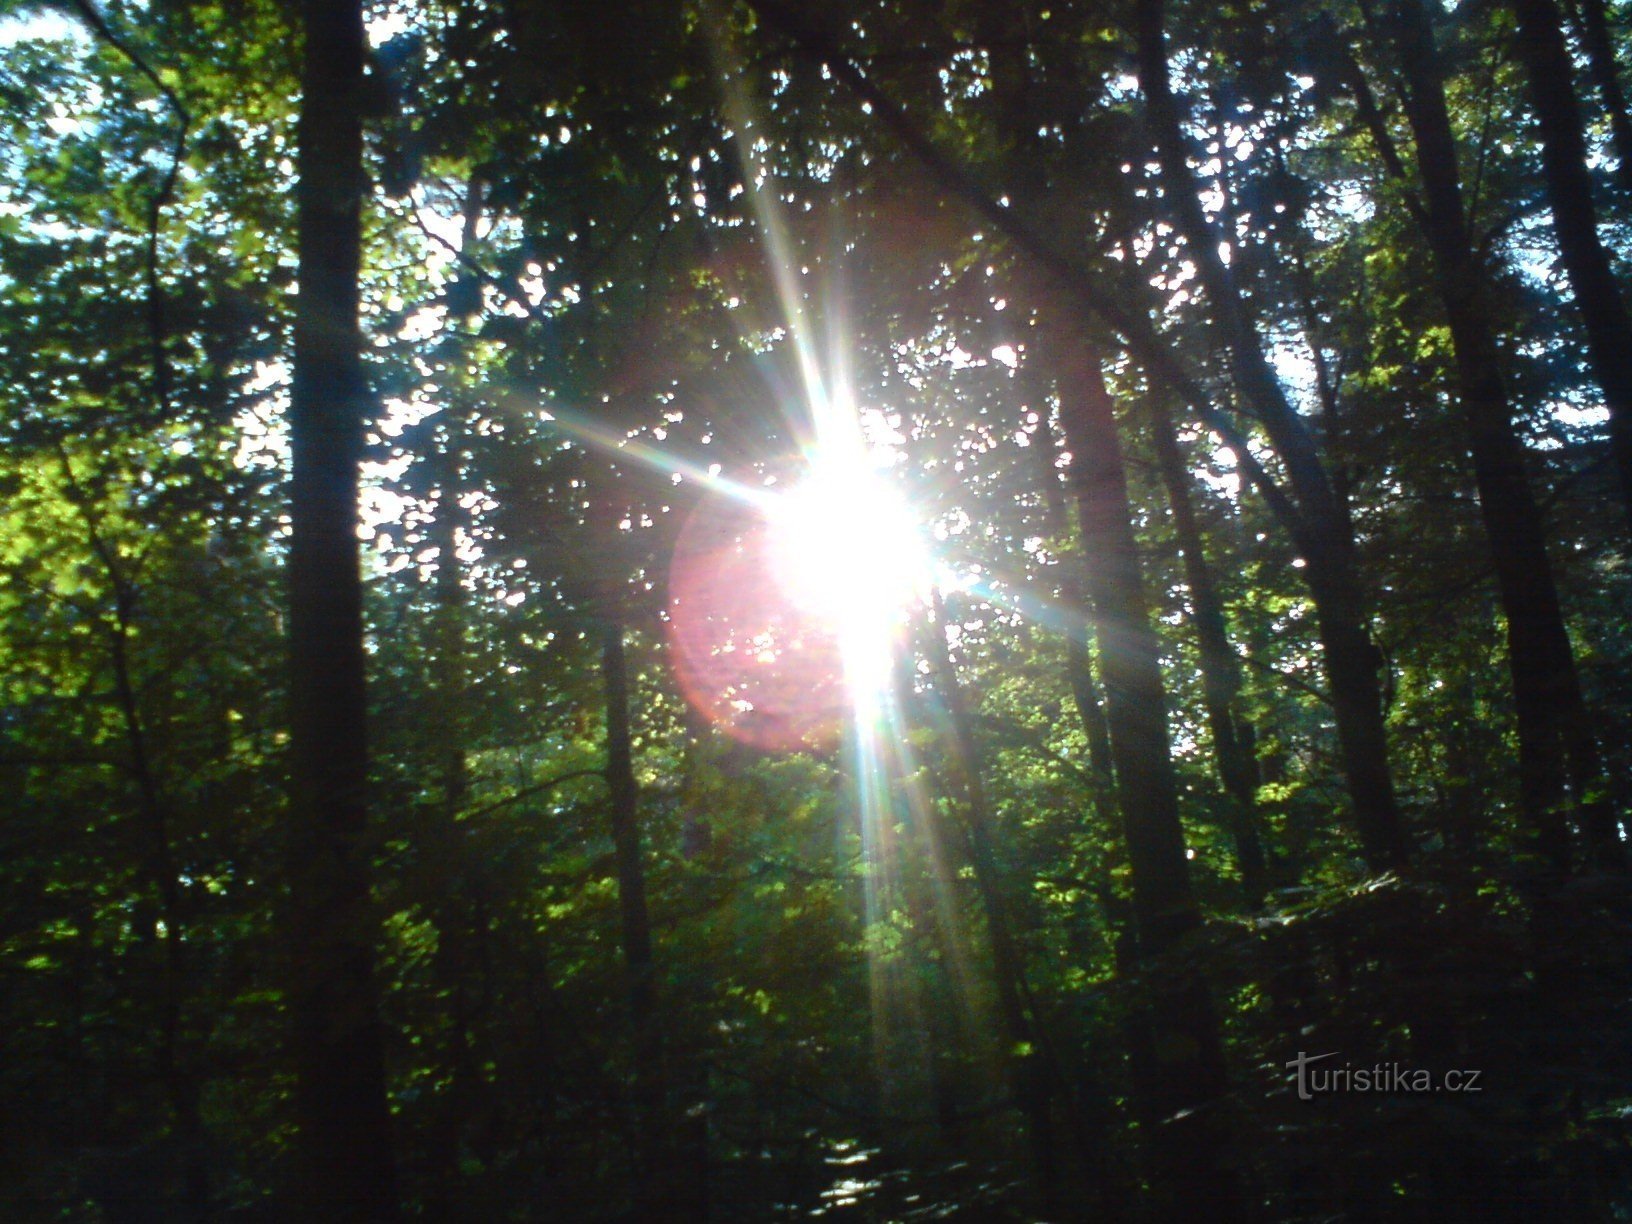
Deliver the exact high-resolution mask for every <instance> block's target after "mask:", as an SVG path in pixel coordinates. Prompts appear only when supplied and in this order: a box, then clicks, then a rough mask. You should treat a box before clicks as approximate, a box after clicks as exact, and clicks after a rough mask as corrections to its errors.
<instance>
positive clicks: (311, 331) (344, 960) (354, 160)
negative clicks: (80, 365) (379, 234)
mask: <svg viewBox="0 0 1632 1224" xmlns="http://www.w3.org/2000/svg"><path fill="white" fill-rule="evenodd" d="M300 11H301V16H302V20H303V34H304V38H305V51H304V58H303V67H302V72H301V108H300V130H299V152H298V156H297V161H296V167H297V173H298V175H299V187H298V196H297V199H298V208H299V221H298V238H297V241H298V243H299V256H300V268H299V276H300V295H299V297H298V298H297V299H296V305H295V359H294V376H293V377H294V381H293V387H292V390H291V397H290V412H289V442H290V452H291V460H292V467H291V482H290V520H291V530H290V542H289V650H290V668H291V671H290V742H291V770H292V778H291V785H292V790H293V805H292V809H291V812H290V818H289V819H290V830H289V858H288V870H289V902H288V925H287V931H286V946H287V949H288V958H289V1006H290V1019H291V1023H292V1026H293V1029H292V1034H291V1041H292V1047H293V1053H294V1059H295V1068H296V1088H295V1111H296V1120H297V1124H298V1127H299V1139H298V1149H297V1151H298V1156H299V1163H298V1178H299V1182H298V1186H297V1193H298V1195H299V1198H300V1200H301V1203H302V1206H303V1211H304V1213H305V1215H306V1216H307V1218H310V1219H318V1220H390V1219H394V1218H396V1215H397V1210H398V1208H397V1201H396V1187H395V1176H394V1171H393V1162H392V1145H391V1118H390V1111H389V1108H388V1106H387V1103H386V1089H385V1065H384V1053H383V1043H382V1032H381V1025H380V1018H379V999H378V988H377V986H376V984H375V979H374V948H375V942H376V937H377V925H376V919H375V916H374V913H373V909H372V906H371V904H370V899H369V881H368V863H369V853H368V846H367V825H368V804H367V788H368V748H367V740H366V737H365V714H366V699H365V695H364V654H363V617H362V575H361V572H360V563H359V556H358V543H357V519H358V492H357V482H358V464H359V462H360V460H361V457H362V445H363V424H364V421H365V419H366V416H367V413H368V403H369V397H368V388H367V384H366V381H365V376H364V372H363V364H362V344H363V340H362V333H361V326H360V320H359V306H360V293H359V287H358V278H359V271H360V266H361V251H362V205H363V196H364V188H365V181H366V180H365V178H364V173H363V164H362V158H363V128H362V108H363V47H364V34H363V14H362V5H361V3H360V2H358V0H340V2H338V3H331V2H330V0H306V2H305V3H304V4H303V5H302V6H301V10H300Z"/></svg>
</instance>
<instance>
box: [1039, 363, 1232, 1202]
mask: <svg viewBox="0 0 1632 1224" xmlns="http://www.w3.org/2000/svg"><path fill="white" fill-rule="evenodd" d="M1071 340H1072V343H1069V344H1066V343H1059V344H1057V345H1055V346H1054V347H1053V348H1052V349H1051V350H1050V351H1049V352H1048V353H1047V354H1046V359H1047V360H1048V361H1049V364H1050V365H1051V366H1052V367H1053V368H1054V369H1055V371H1056V373H1057V375H1058V378H1059V388H1060V422H1061V427H1062V429H1063V431H1064V434H1065V444H1066V447H1067V449H1068V450H1069V451H1070V452H1071V468H1070V480H1071V488H1072V492H1073V494H1074V497H1075V500H1076V504H1077V515H1078V521H1079V526H1080V530H1081V536H1082V548H1083V553H1084V555H1085V556H1086V557H1087V558H1088V560H1089V565H1088V572H1087V592H1088V600H1089V606H1090V609H1091V612H1092V615H1093V619H1094V628H1095V631H1096V634H1097V637H1098V640H1099V647H1100V649H1099V660H1100V668H1101V674H1102V676H1103V678H1104V690H1105V716H1106V722H1107V723H1108V725H1109V728H1110V737H1111V756H1112V759H1113V761H1114V764H1115V771H1116V795H1117V801H1118V805H1119V806H1120V808H1121V810H1122V827H1123V836H1124V839H1125V841H1126V843H1127V848H1128V862H1129V866H1130V867H1131V869H1132V871H1131V875H1132V885H1133V916H1134V929H1135V931H1136V934H1137V941H1138V958H1139V961H1140V964H1141V965H1142V966H1143V967H1144V968H1146V969H1149V970H1151V978H1150V983H1149V986H1150V1004H1149V1014H1148V1017H1146V1018H1147V1020H1148V1024H1147V1025H1146V1027H1145V1030H1144V1031H1145V1032H1146V1033H1147V1034H1148V1036H1149V1043H1148V1046H1149V1053H1150V1054H1151V1057H1150V1058H1143V1057H1138V1056H1137V1053H1138V1052H1137V1051H1136V1057H1135V1058H1134V1063H1133V1066H1134V1071H1135V1075H1136V1079H1137V1080H1138V1084H1137V1091H1138V1095H1139V1097H1140V1098H1141V1113H1142V1115H1143V1119H1144V1122H1145V1124H1146V1125H1147V1126H1149V1127H1150V1128H1151V1134H1152V1147H1151V1155H1152V1159H1153V1166H1154V1167H1153V1175H1154V1180H1155V1182H1156V1184H1157V1188H1158V1190H1159V1192H1161V1193H1163V1194H1167V1195H1171V1196H1172V1198H1173V1204H1172V1205H1173V1207H1174V1210H1175V1218H1184V1219H1214V1220H1229V1219H1234V1218H1236V1217H1237V1215H1238V1213H1239V1211H1240V1207H1241V1204H1240V1200H1239V1188H1238V1186H1237V1184H1236V1181H1235V1177H1234V1175H1233V1174H1232V1173H1231V1172H1230V1171H1229V1169H1228V1168H1227V1165H1226V1161H1225V1159H1224V1152H1225V1146H1226V1145H1225V1140H1224V1136H1223V1134H1222V1132H1221V1130H1220V1128H1219V1122H1218V1119H1217V1118H1216V1117H1215V1116H1214V1113H1215V1111H1216V1109H1217V1106H1218V1102H1219V1100H1220V1099H1221V1098H1222V1096H1223V1095H1224V1092H1225V1089H1226V1078H1225V1070H1224V1053H1223V1042H1222V1039H1221V1037H1220V1034H1219V1027H1218V1019H1217V1016H1216V1014H1215V1012H1214V1011H1213V1006H1212V1001H1211V999H1210V998H1209V997H1208V992H1207V987H1206V984H1205V982H1202V981H1200V980H1197V979H1196V978H1195V977H1194V976H1192V975H1191V974H1189V973H1181V974H1178V975H1173V974H1172V973H1171V971H1170V970H1168V969H1167V968H1166V967H1165V966H1162V965H1161V964H1160V963H1159V960H1160V958H1161V957H1162V956H1163V955H1164V954H1166V953H1168V952H1169V951H1171V950H1172V949H1173V948H1174V946H1175V945H1176V944H1178V943H1179V942H1180V941H1181V940H1182V939H1183V938H1184V937H1185V936H1186V935H1189V934H1191V933H1192V932H1194V931H1195V930H1196V929H1197V927H1199V925H1200V923H1201V915H1200V912H1199V910H1198V909H1197V906H1196V900H1195V895H1194V893H1193V892H1192V891H1191V887H1190V871H1189V863H1188V859H1187V857H1186V854H1185V846H1184V831H1183V828H1182V826H1181V824H1180V821H1179V793H1178V780H1177V778H1176V776H1175V774H1174V770H1173V760H1172V756H1171V754H1170V751H1169V744H1168V737H1167V694H1166V692H1165V691H1164V687H1163V682H1162V669H1161V646H1160V642H1159V640H1158V639H1157V636H1156V633H1155V630H1154V629H1153V628H1152V626H1151V623H1150V613H1149V605H1148V604H1147V602H1146V599H1145V590H1144V577H1143V574H1142V573H1141V569H1140V563H1139V554H1138V546H1137V543H1136V542H1135V540H1134V535H1133V525H1132V524H1133V519H1132V509H1131V507H1130V505H1129V503H1128V486H1127V477H1126V473H1125V471H1124V469H1123V461H1122V444H1121V439H1120V438H1119V436H1118V434H1117V426H1116V418H1115V413H1114V411H1113V408H1112V404H1111V397H1110V394H1109V392H1108V391H1107V390H1106V388H1105V383H1104V377H1103V374H1102V373H1101V368H1100V363H1099V359H1098V356H1097V354H1095V353H1094V352H1093V351H1092V350H1091V349H1090V348H1089V347H1088V345H1087V344H1086V343H1085V342H1084V341H1082V340H1079V339H1078V338H1077V337H1075V336H1073V337H1072V338H1071Z"/></svg>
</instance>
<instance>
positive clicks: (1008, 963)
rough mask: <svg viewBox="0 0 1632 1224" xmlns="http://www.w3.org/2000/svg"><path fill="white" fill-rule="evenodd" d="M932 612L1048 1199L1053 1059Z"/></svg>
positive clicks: (939, 680) (1000, 985) (1020, 1094)
mask: <svg viewBox="0 0 1632 1224" xmlns="http://www.w3.org/2000/svg"><path fill="white" fill-rule="evenodd" d="M933 611H934V614H935V624H934V626H933V627H932V631H931V633H930V639H929V640H930V643H931V645H930V651H931V657H930V666H931V667H932V668H933V669H934V673H935V678H936V687H937V688H938V689H939V690H940V694H941V700H942V702H943V703H944V704H945V706H946V712H947V717H948V719H949V720H950V722H951V726H952V739H953V744H952V747H953V752H952V755H953V757H954V758H955V761H954V771H953V772H954V773H955V775H956V776H957V778H958V780H959V783H960V785H961V788H962V790H963V794H964V813H965V830H966V833H967V838H966V844H967V848H968V852H969V863H970V866H971V867H972V868H973V869H974V876H975V889H976V891H977V892H978V893H979V894H980V901H981V907H982V908H983V909H984V910H985V912H986V932H987V939H988V942H989V943H990V945H991V953H992V975H993V978H994V980H995V984H996V986H997V1000H998V1009H999V1011H1000V1012H1001V1014H1002V1017H1003V1026H1004V1029H1005V1031H1006V1033H1007V1036H1008V1038H1009V1041H1010V1045H1011V1051H1012V1050H1024V1051H1025V1052H1024V1053H1021V1054H1015V1053H1011V1054H1010V1059H1009V1069H1010V1073H1011V1076H1012V1079H1013V1082H1014V1090H1015V1096H1016V1098H1017V1100H1018V1101H1019V1104H1020V1109H1021V1111H1022V1112H1023V1113H1024V1114H1025V1116H1026V1125H1027V1130H1028V1132H1029V1134H1030V1138H1031V1148H1032V1156H1033V1159H1034V1161H1035V1162H1036V1165H1037V1178H1038V1182H1039V1184H1040V1185H1041V1186H1042V1189H1043V1193H1044V1195H1045V1197H1046V1196H1049V1195H1051V1194H1052V1193H1053V1191H1054V1188H1055V1185H1056V1183H1057V1181H1058V1175H1059V1170H1058V1168H1057V1164H1056V1155H1055V1138H1054V1121H1053V1104H1052V1098H1053V1083H1052V1081H1053V1078H1054V1076H1053V1074H1052V1069H1051V1066H1050V1064H1051V1062H1052V1060H1051V1059H1050V1058H1049V1056H1048V1051H1047V1047H1046V1043H1045V1041H1044V1039H1043V1035H1042V1034H1041V1032H1040V1031H1039V1030H1038V1029H1037V1027H1036V1024H1035V1016H1034V1015H1033V1014H1032V1012H1031V1008H1030V1003H1031V999H1030V994H1031V992H1030V988H1029V986H1028V985H1027V983H1026V978H1025V966H1024V963H1023V961H1022V959H1021V955H1020V950H1019V948H1018V947H1017V946H1016V944H1015V941H1014V931H1013V927H1012V925H1011V923H1010V915H1009V908H1008V903H1007V901H1006V899H1005V897H1004V895H1003V880H1002V872H1001V870H1000V868H999V867H998V861H997V849H996V845H995V839H994V835H993V832H992V815H991V807H990V805H989V804H988V802H987V798H986V787H985V784H984V782H983V781H982V779H981V768H980V761H981V758H980V746H979V744H978V743H977V742H976V740H975V734H974V728H973V726H972V725H971V723H970V721H969V711H968V708H967V707H966V706H965V704H964V700H963V687H962V685H960V684H959V683H958V675H957V669H956V667H955V666H954V664H953V662H952V655H951V651H950V649H949V648H948V646H947V641H946V606H945V604H944V603H943V602H942V600H941V595H940V592H939V591H936V592H935V593H934V601H933Z"/></svg>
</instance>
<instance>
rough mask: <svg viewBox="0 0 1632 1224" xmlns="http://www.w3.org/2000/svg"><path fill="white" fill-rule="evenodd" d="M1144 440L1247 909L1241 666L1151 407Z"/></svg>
mask: <svg viewBox="0 0 1632 1224" xmlns="http://www.w3.org/2000/svg"><path fill="white" fill-rule="evenodd" d="M1150 422H1151V440H1152V444H1153V446H1154V448H1155V451H1156V467H1157V469H1158V470H1159V471H1160V472H1161V477H1162V484H1163V486H1164V487H1165V488H1166V490H1167V499H1168V505H1169V506H1170V507H1171V508H1172V512H1173V530H1174V533H1175V534H1176V535H1177V536H1178V540H1179V554H1180V557H1181V558H1182V560H1183V562H1184V577H1185V585H1187V586H1188V587H1189V588H1190V623H1191V625H1192V627H1193V628H1194V629H1195V631H1196V645H1197V650H1198V653H1199V655H1200V659H1201V700H1202V705H1203V707H1204V708H1205V709H1206V711H1207V728H1208V730H1209V731H1210V732H1211V733H1212V737H1213V759H1214V761H1215V762H1216V764H1217V766H1218V777H1219V781H1220V782H1221V783H1222V784H1223V786H1224V795H1225V801H1226V803H1227V804H1228V805H1229V822H1230V834H1231V837H1232V838H1233V839H1234V841H1235V858H1236V864H1237V866H1238V867H1240V869H1241V887H1242V890H1243V892H1244V893H1245V894H1246V901H1247V906H1248V908H1249V909H1259V908H1261V907H1262V905H1263V901H1264V893H1265V892H1266V891H1267V889H1268V879H1267V872H1268V868H1267V865H1266V863H1265V861H1264V846H1263V842H1262V840H1261V839H1260V838H1259V836H1258V811H1257V809H1258V779H1257V776H1256V771H1255V770H1254V769H1253V765H1252V758H1251V757H1250V756H1249V755H1248V749H1247V744H1248V737H1247V736H1246V735H1244V734H1243V733H1242V730H1241V726H1240V723H1241V719H1240V717H1239V715H1238V714H1237V712H1236V708H1235V703H1236V698H1237V697H1238V696H1239V695H1240V693H1241V662H1240V660H1239V659H1238V658H1237V657H1236V653H1235V650H1234V648H1233V647H1232V646H1231V645H1230V637H1229V630H1228V628H1227V626H1226V622H1225V619H1224V601H1223V600H1222V599H1221V598H1220V597H1219V593H1218V585H1217V583H1215V582H1214V581H1213V571H1212V567H1211V566H1210V565H1208V564H1207V555H1206V552H1205V550H1204V548H1203V545H1202V538H1201V527H1200V526H1199V524H1197V522H1196V512H1195V507H1194V506H1193V505H1192V504H1191V501H1190V474H1189V472H1188V471H1187V470H1186V468H1185V464H1184V456H1183V454H1182V453H1181V452H1180V450H1179V440H1178V437H1177V435H1176V434H1175V432H1174V429H1173V419H1172V417H1170V416H1169V415H1168V412H1167V409H1166V407H1165V406H1163V405H1162V404H1161V403H1160V402H1159V401H1157V400H1155V399H1152V401H1151V405H1150Z"/></svg>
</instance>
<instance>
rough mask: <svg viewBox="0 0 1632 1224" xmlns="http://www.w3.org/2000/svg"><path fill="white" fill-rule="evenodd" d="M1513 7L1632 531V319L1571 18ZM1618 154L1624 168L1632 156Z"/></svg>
mask: <svg viewBox="0 0 1632 1224" xmlns="http://www.w3.org/2000/svg"><path fill="white" fill-rule="evenodd" d="M1513 9H1514V11H1515V12H1516V13H1517V14H1518V19H1519V38H1518V48H1519V56H1520V58H1521V59H1522V60H1523V61H1524V68H1525V76H1526V78H1527V80H1528V82H1529V85H1530V104H1531V106H1532V107H1533V108H1534V109H1535V113H1536V129H1537V132H1538V134H1539V135H1540V137H1541V168H1542V174H1543V176H1544V178H1545V180H1546V183H1547V202H1548V206H1549V207H1550V209H1551V210H1552V214H1553V235H1554V236H1555V237H1556V238H1557V239H1558V248H1559V253H1560V254H1561V255H1562V257H1563V262H1564V271H1565V273H1566V274H1567V275H1568V277H1569V282H1570V291H1571V292H1572V293H1573V294H1574V295H1575V307H1576V310H1577V311H1578V312H1579V313H1580V315H1581V321H1582V323H1583V324H1584V325H1585V328H1586V333H1587V362H1588V364H1589V365H1590V366H1591V367H1592V373H1593V377H1594V378H1595V379H1596V380H1597V382H1598V386H1599V387H1600V388H1601V389H1602V390H1603V393H1604V406H1605V408H1606V409H1608V411H1609V447H1610V455H1611V459H1612V461H1613V463H1614V465H1615V470H1616V474H1617V475H1618V476H1619V478H1620V487H1621V509H1622V511H1623V513H1625V515H1626V518H1627V523H1628V526H1629V527H1632V316H1629V315H1628V314H1627V309H1626V301H1625V299H1624V297H1623V296H1622V294H1621V286H1620V283H1619V282H1618V281H1617V280H1616V278H1615V270H1614V268H1613V267H1612V266H1611V263H1610V257H1609V251H1608V250H1607V249H1605V247H1604V244H1603V242H1602V240H1601V239H1600V238H1599V236H1598V210H1597V208H1596V207H1595V206H1594V205H1593V200H1592V175H1591V173H1590V172H1589V170H1588V168H1587V136H1586V130H1585V127H1584V125H1583V122H1582V117H1581V104H1580V102H1579V101H1578V100H1577V99H1576V96H1575V84H1574V80H1573V73H1572V71H1571V69H1572V68H1573V65H1572V63H1571V61H1570V52H1569V47H1568V46H1567V45H1566V43H1565V41H1564V15H1563V14H1562V13H1561V12H1560V11H1559V7H1558V4H1557V3H1556V0H1513ZM1624 118H1625V116H1624V114H1623V115H1622V119H1623V120H1624ZM1611 130H1612V131H1614V130H1615V129H1614V128H1612V129H1611ZM1616 134H1617V136H1618V135H1619V133H1618V132H1617V133H1616ZM1617 152H1618V154H1619V155H1620V159H1621V163H1622V164H1625V163H1626V160H1627V158H1626V154H1627V152H1629V151H1628V150H1624V149H1619V148H1618V149H1617Z"/></svg>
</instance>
